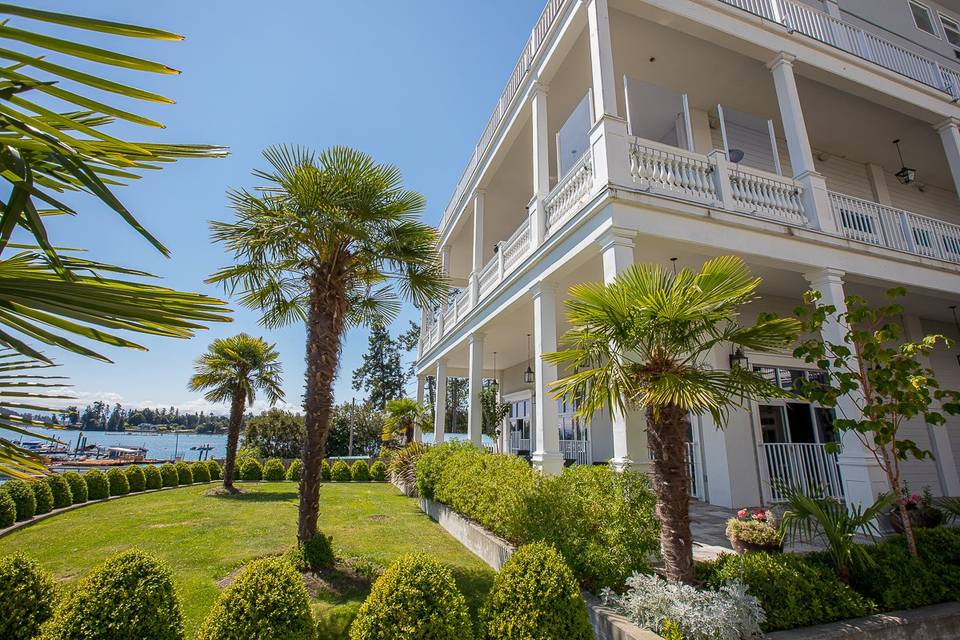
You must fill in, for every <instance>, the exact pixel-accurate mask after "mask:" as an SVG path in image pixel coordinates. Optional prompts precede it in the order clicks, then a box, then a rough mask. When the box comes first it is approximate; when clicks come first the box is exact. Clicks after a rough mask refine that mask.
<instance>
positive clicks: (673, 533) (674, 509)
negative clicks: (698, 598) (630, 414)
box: [647, 405, 693, 584]
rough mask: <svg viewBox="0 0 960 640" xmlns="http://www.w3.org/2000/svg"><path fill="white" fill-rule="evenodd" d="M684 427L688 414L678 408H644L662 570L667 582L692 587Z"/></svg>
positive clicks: (688, 495) (687, 474)
mask: <svg viewBox="0 0 960 640" xmlns="http://www.w3.org/2000/svg"><path fill="white" fill-rule="evenodd" d="M688 427H689V418H688V414H687V412H686V411H685V410H684V409H682V408H680V407H677V406H672V405H668V406H665V407H651V408H648V409H647V436H648V439H649V444H650V448H651V450H652V451H653V455H654V460H653V491H654V493H655V494H656V496H657V517H658V518H659V519H660V553H661V555H662V556H663V564H664V570H665V572H666V575H667V578H669V579H670V580H675V581H677V582H684V583H686V584H693V536H692V535H691V534H690V473H689V467H688V464H687V429H688Z"/></svg>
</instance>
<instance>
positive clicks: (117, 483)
mask: <svg viewBox="0 0 960 640" xmlns="http://www.w3.org/2000/svg"><path fill="white" fill-rule="evenodd" d="M107 482H108V483H110V495H111V496H125V495H127V494H128V493H130V483H129V482H127V474H126V472H125V471H124V470H123V469H121V468H120V467H114V468H112V469H110V470H109V471H107Z"/></svg>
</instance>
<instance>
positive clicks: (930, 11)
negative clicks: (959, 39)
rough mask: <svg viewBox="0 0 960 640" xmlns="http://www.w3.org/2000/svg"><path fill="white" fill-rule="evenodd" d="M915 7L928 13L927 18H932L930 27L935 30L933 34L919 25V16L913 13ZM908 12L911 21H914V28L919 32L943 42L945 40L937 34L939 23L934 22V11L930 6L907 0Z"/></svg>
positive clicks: (915, 0)
mask: <svg viewBox="0 0 960 640" xmlns="http://www.w3.org/2000/svg"><path fill="white" fill-rule="evenodd" d="M914 6H918V7H920V8H921V9H923V10H924V11H926V12H927V17H928V18H930V27H931V28H932V29H933V33H931V32H929V31H927V30H926V29H924V28H923V27H921V26H920V25H919V24H917V16H916V15H914V13H913V7H914ZM907 11H909V12H910V19H911V20H913V26H914V27H916V28H917V31H920V32H921V33H925V34H927V35H928V36H933V37H934V38H936V39H937V40H943V38H942V37H941V36H940V34H939V33H938V32H937V21H936V20H934V18H933V15H934V11H933V9H931V8H930V7H929V6H928V5H925V4H924V3H922V2H920V1H919V0H907Z"/></svg>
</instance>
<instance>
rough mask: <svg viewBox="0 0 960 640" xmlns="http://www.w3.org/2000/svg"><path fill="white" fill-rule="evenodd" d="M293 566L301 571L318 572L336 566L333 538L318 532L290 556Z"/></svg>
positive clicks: (298, 545) (296, 548)
mask: <svg viewBox="0 0 960 640" xmlns="http://www.w3.org/2000/svg"><path fill="white" fill-rule="evenodd" d="M289 557H290V559H291V560H292V562H293V566H294V567H295V568H296V569H297V570H299V571H317V570H318V569H327V568H330V567H332V566H333V565H334V564H336V560H337V559H336V556H334V553H333V536H328V535H324V534H323V533H321V532H319V531H318V532H317V534H316V535H315V536H313V537H312V538H310V539H309V540H308V541H307V542H306V543H303V544H300V543H298V544H297V546H296V547H295V548H294V549H293V552H292V553H291V554H290V555H289Z"/></svg>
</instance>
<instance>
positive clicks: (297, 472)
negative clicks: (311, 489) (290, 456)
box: [284, 458, 303, 482]
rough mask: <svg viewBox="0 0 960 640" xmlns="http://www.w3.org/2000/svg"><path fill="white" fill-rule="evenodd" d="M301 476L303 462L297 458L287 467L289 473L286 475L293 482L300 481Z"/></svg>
mask: <svg viewBox="0 0 960 640" xmlns="http://www.w3.org/2000/svg"><path fill="white" fill-rule="evenodd" d="M301 476H303V463H302V462H300V459H299V458H297V459H296V460H294V461H293V462H291V463H290V466H289V467H287V475H286V476H284V477H285V478H286V479H287V480H291V481H293V482H300V478H301Z"/></svg>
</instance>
